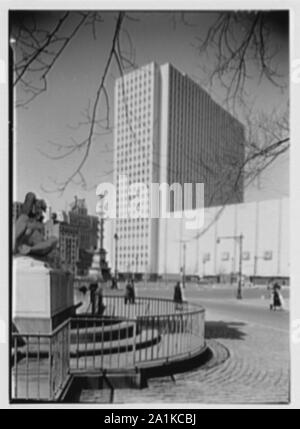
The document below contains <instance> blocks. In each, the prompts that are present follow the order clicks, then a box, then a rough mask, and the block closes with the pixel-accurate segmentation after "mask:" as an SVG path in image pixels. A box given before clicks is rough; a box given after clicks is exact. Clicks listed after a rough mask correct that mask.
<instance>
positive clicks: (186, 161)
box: [160, 64, 245, 209]
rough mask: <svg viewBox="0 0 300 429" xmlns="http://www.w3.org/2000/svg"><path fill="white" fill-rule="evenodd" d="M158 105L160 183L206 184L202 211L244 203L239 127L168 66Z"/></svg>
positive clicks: (240, 131)
mask: <svg viewBox="0 0 300 429" xmlns="http://www.w3.org/2000/svg"><path fill="white" fill-rule="evenodd" d="M161 100H162V108H161V126H162V128H161V177H160V180H161V182H167V183H169V184H170V185H171V184H173V183H180V184H181V185H182V186H183V185H184V183H193V184H194V183H204V205H205V207H211V206H221V205H224V204H235V203H241V202H243V194H244V192H243V164H244V151H245V148H244V127H243V125H242V124H241V123H240V122H238V121H237V120H236V119H235V118H234V117H233V116H232V115H230V114H229V113H228V112H227V111H226V110H224V109H223V108H222V107H221V106H220V105H218V104H217V103H216V102H214V101H213V99H212V98H211V97H210V96H209V95H208V93H207V92H206V91H204V90H203V89H202V88H201V87H200V86H199V85H198V84H197V83H195V82H194V81H193V80H192V79H190V78H189V77H188V76H186V75H185V74H182V73H181V72H179V71H178V70H176V69H175V68H174V67H173V66H172V65H170V64H165V65H163V66H161ZM179 203H181V202H179ZM193 203H194V204H193V206H194V207H193V208H196V207H195V201H193ZM171 209H173V207H171ZM175 209H176V206H175Z"/></svg>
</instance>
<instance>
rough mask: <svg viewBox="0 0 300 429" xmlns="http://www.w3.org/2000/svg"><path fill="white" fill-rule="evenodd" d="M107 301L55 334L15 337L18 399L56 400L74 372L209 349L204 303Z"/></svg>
mask: <svg viewBox="0 0 300 429" xmlns="http://www.w3.org/2000/svg"><path fill="white" fill-rule="evenodd" d="M103 303H104V307H103V308H104V311H101V314H84V315H78V316H76V317H73V318H71V319H68V320H67V321H66V322H65V323H64V324H63V325H61V326H60V327H59V328H58V329H56V330H55V331H54V332H53V333H52V334H51V335H38V334H36V335H31V334H30V335H29V334H22V333H17V334H16V333H14V334H13V335H12V339H13V341H12V343H13V344H12V386H13V399H25V400H56V398H58V396H59V394H60V392H61V391H62V390H63V388H64V386H65V385H66V383H67V381H68V379H69V377H70V375H72V374H76V373H78V372H80V373H85V372H96V373H97V372H98V373H103V371H104V372H105V371H111V370H122V369H130V368H135V369H136V368H141V367H143V365H151V364H152V362H153V364H160V363H162V364H163V363H166V362H171V361H172V360H176V359H179V358H181V357H182V358H183V357H184V356H187V355H192V354H193V353H196V352H199V351H200V350H201V349H203V348H204V347H205V338H204V330H205V310H204V309H203V308H202V307H200V306H197V305H194V304H191V303H188V302H185V303H183V304H180V305H178V304H176V303H174V302H173V301H170V300H167V299H159V298H136V300H135V302H134V303H131V304H128V303H127V304H125V301H124V298H123V297H120V296H105V297H104V301H103ZM94 308H97V306H96V307H94Z"/></svg>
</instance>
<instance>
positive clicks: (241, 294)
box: [217, 234, 244, 299]
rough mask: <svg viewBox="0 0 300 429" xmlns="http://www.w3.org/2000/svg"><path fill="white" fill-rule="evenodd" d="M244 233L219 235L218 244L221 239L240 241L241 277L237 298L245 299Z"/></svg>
mask: <svg viewBox="0 0 300 429" xmlns="http://www.w3.org/2000/svg"><path fill="white" fill-rule="evenodd" d="M243 239H244V236H243V234H241V235H233V236H226V237H218V238H217V244H220V242H221V240H235V241H238V243H239V248H240V253H239V279H238V289H237V299H243V292H242V283H243V280H242V276H243Z"/></svg>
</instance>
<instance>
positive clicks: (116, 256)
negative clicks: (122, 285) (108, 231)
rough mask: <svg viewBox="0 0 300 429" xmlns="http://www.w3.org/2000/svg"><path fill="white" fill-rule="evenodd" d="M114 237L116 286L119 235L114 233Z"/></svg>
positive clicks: (116, 281)
mask: <svg viewBox="0 0 300 429" xmlns="http://www.w3.org/2000/svg"><path fill="white" fill-rule="evenodd" d="M114 239H115V286H116V288H117V287H118V277H119V274H118V240H119V236H118V234H117V233H115V235H114Z"/></svg>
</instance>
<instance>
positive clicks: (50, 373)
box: [49, 337, 53, 400]
mask: <svg viewBox="0 0 300 429" xmlns="http://www.w3.org/2000/svg"><path fill="white" fill-rule="evenodd" d="M52 366H53V361H52V337H49V397H50V399H51V400H52V399H53V368H52Z"/></svg>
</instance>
